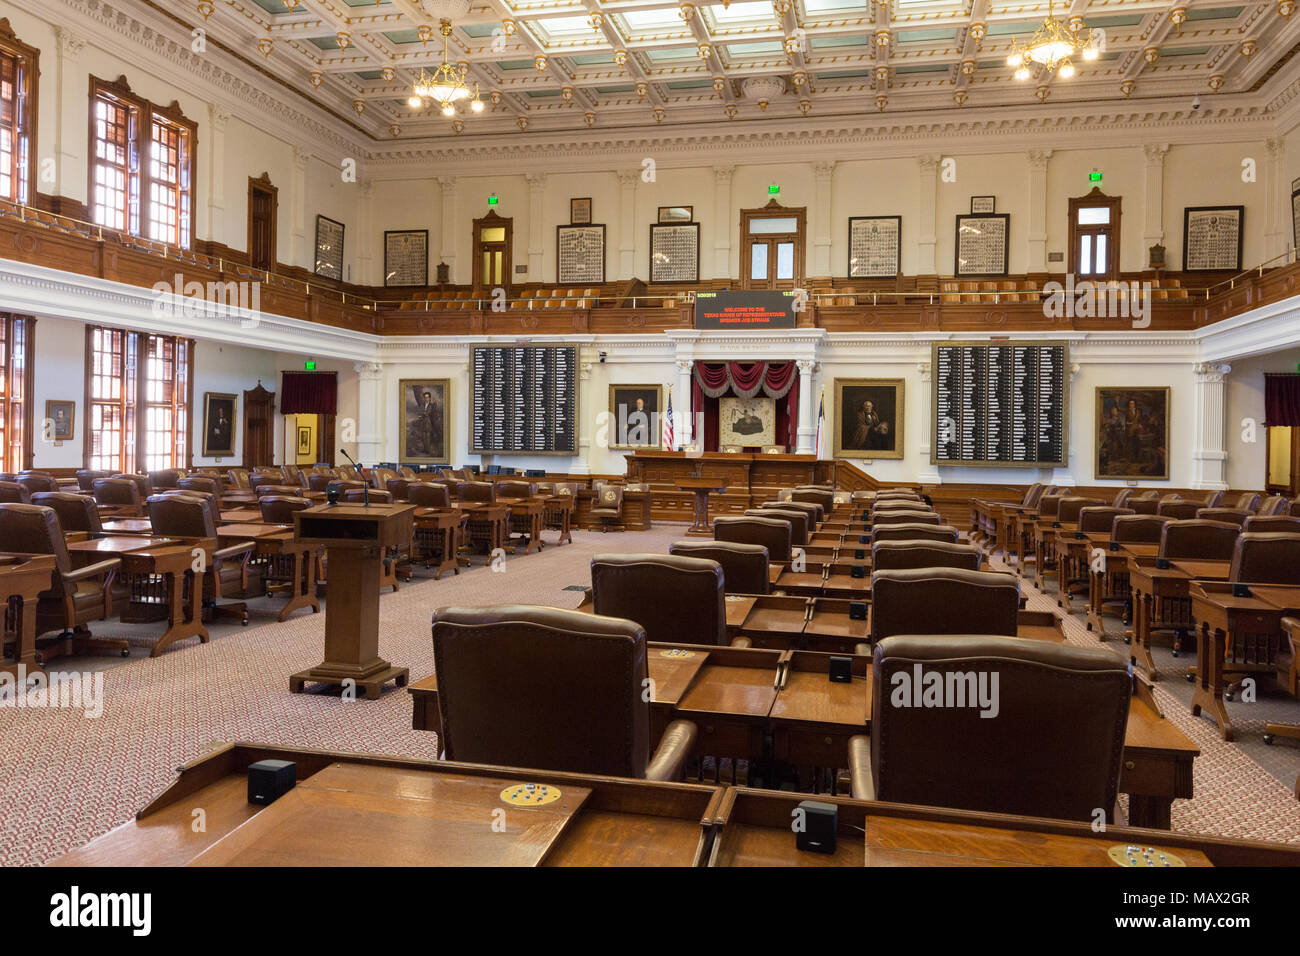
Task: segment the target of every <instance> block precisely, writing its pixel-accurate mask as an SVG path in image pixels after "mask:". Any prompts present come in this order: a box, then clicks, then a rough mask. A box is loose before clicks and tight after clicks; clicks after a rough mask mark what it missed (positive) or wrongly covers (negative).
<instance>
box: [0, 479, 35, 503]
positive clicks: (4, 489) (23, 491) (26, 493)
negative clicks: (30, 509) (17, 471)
mask: <svg viewBox="0 0 1300 956" xmlns="http://www.w3.org/2000/svg"><path fill="white" fill-rule="evenodd" d="M31 500H32V490H31V489H30V488H28V487H27V486H26V485H23V484H19V483H18V482H16V481H0V501H8V502H14V503H17V504H31Z"/></svg>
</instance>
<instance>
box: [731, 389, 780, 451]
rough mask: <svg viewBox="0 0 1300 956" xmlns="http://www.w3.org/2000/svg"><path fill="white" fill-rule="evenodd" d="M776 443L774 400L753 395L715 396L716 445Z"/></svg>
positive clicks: (753, 445) (745, 446)
mask: <svg viewBox="0 0 1300 956" xmlns="http://www.w3.org/2000/svg"><path fill="white" fill-rule="evenodd" d="M775 444H776V399H774V398H767V397H766V396H762V395H755V396H754V397H753V398H736V397H734V396H732V397H728V398H720V399H718V447H719V448H724V449H725V448H727V447H728V446H729V445H734V446H736V447H737V448H761V447H762V446H764V445H775Z"/></svg>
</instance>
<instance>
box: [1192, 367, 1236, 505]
mask: <svg viewBox="0 0 1300 956" xmlns="http://www.w3.org/2000/svg"><path fill="white" fill-rule="evenodd" d="M1231 371H1232V366H1231V365H1218V364H1213V363H1210V364H1205V363H1202V364H1199V365H1197V366H1196V367H1195V368H1194V369H1193V372H1194V373H1195V377H1196V411H1195V414H1196V438H1195V441H1194V443H1193V450H1192V455H1193V459H1194V467H1193V480H1192V487H1193V488H1209V489H1213V490H1216V491H1224V490H1226V489H1227V487H1228V481H1227V478H1228V452H1227V446H1226V443H1225V440H1224V439H1225V427H1226V426H1225V422H1226V417H1227V394H1228V386H1227V378H1228V373H1229V372H1231Z"/></svg>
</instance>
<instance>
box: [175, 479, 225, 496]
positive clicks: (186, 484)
mask: <svg viewBox="0 0 1300 956" xmlns="http://www.w3.org/2000/svg"><path fill="white" fill-rule="evenodd" d="M176 487H177V489H178V490H180V491H202V492H205V493H206V494H209V495H220V494H221V481H220V480H219V479H217V478H214V477H213V476H212V475H187V476H186V477H184V478H182V479H180V480H179V481H177V482H176Z"/></svg>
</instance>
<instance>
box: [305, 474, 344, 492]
mask: <svg viewBox="0 0 1300 956" xmlns="http://www.w3.org/2000/svg"><path fill="white" fill-rule="evenodd" d="M338 480H339V479H337V478H335V477H334V476H333V475H322V474H320V473H319V472H312V473H311V474H309V475H307V490H308V491H324V490H325V489H327V488H328V487H329V486H330V484H331V483H332V482H336V481H338Z"/></svg>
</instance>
